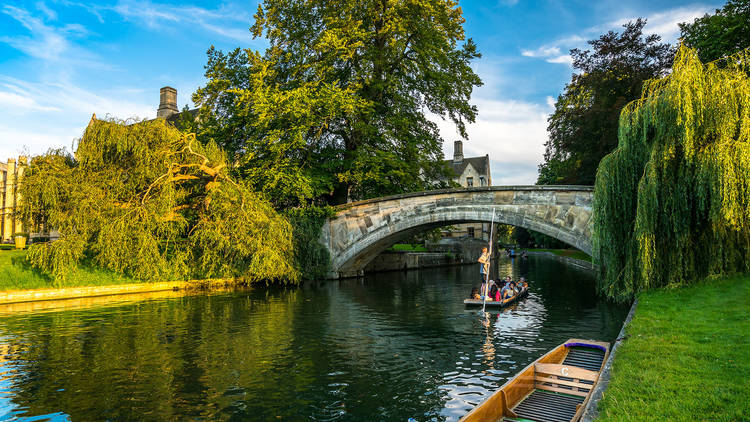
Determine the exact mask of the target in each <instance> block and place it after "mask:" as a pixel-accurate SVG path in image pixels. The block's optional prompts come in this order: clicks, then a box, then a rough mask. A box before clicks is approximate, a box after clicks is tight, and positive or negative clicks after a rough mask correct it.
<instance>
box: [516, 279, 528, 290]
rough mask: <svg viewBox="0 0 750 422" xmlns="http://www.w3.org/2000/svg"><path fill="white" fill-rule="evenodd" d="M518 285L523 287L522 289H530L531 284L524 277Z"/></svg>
mask: <svg viewBox="0 0 750 422" xmlns="http://www.w3.org/2000/svg"><path fill="white" fill-rule="evenodd" d="M518 285H519V287H521V289H525V288H528V287H529V283H527V282H526V278H524V277H521V281H519V282H518Z"/></svg>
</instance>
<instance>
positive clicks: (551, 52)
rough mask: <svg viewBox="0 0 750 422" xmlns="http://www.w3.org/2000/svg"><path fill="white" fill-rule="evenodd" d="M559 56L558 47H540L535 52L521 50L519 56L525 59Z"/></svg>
mask: <svg viewBox="0 0 750 422" xmlns="http://www.w3.org/2000/svg"><path fill="white" fill-rule="evenodd" d="M559 54H560V47H554V46H544V45H543V46H541V47H539V48H537V49H536V50H522V51H521V55H522V56H526V57H549V56H557V55H559Z"/></svg>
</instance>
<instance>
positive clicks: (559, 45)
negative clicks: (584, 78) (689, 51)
mask: <svg viewBox="0 0 750 422" xmlns="http://www.w3.org/2000/svg"><path fill="white" fill-rule="evenodd" d="M713 9H715V7H714V6H708V5H705V4H693V5H686V6H680V7H677V8H673V9H668V10H664V11H661V12H653V13H643V14H641V15H640V17H643V18H646V19H647V20H648V23H647V24H646V27H645V28H644V30H643V31H644V33H645V34H657V35H659V36H661V39H662V42H668V43H674V42H676V41H677V37H678V36H679V33H680V28H679V26H678V25H677V24H678V23H681V22H692V21H693V20H694V19H695V18H697V17H701V16H703V15H705V14H706V13H710V12H711V11H713ZM638 17H639V16H638V15H628V16H623V17H620V18H617V19H614V20H612V21H610V22H608V23H606V24H603V25H597V26H594V27H591V28H588V29H585V30H584V31H582V33H580V34H573V35H569V36H566V37H562V38H559V39H557V40H555V41H552V42H550V43H547V44H544V45H542V46H540V47H537V48H535V49H522V50H521V55H522V56H525V57H534V58H542V59H544V60H545V61H547V62H548V63H560V64H566V65H568V66H571V65H572V64H573V59H572V57H570V55H569V54H561V51H569V50H571V49H573V48H580V49H587V48H588V45H587V44H586V41H587V40H589V39H595V38H598V37H599V36H600V35H601V34H603V33H605V32H607V31H621V30H622V26H623V25H625V24H626V23H628V22H631V21H635V20H636V19H638Z"/></svg>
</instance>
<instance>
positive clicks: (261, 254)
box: [20, 118, 299, 285]
mask: <svg viewBox="0 0 750 422" xmlns="http://www.w3.org/2000/svg"><path fill="white" fill-rule="evenodd" d="M20 194H21V196H22V197H23V199H24V200H23V201H22V209H21V214H22V216H23V218H24V220H25V222H26V223H27V224H29V225H30V226H31V227H35V228H38V227H54V228H56V229H57V230H58V231H59V232H60V239H59V240H57V241H55V242H51V243H43V244H38V245H33V246H32V247H31V249H30V250H29V253H28V257H29V260H30V261H31V263H32V264H33V265H34V266H36V267H37V268H39V269H41V270H42V271H43V272H45V273H48V274H49V275H50V276H52V277H53V278H54V281H55V282H56V284H57V285H64V283H65V279H66V276H67V274H68V273H69V271H70V270H71V269H73V268H74V267H75V266H76V265H77V264H78V263H80V262H82V261H90V262H92V263H94V264H96V265H98V266H101V267H104V268H108V269H110V270H112V271H116V272H120V273H125V274H128V275H131V276H133V277H136V278H140V279H142V280H149V281H167V280H174V279H186V278H211V277H242V278H245V279H246V280H249V281H257V280H280V281H296V280H297V278H298V276H299V275H298V272H297V270H295V268H294V262H293V261H294V256H293V250H292V239H291V238H292V236H291V232H292V230H291V226H290V225H289V223H288V222H287V220H286V219H285V218H283V217H281V216H280V215H279V214H277V213H276V211H274V209H273V208H272V207H271V205H270V204H269V203H268V202H267V201H264V200H262V199H261V198H260V197H259V196H258V195H257V194H256V193H254V192H253V191H252V190H251V189H249V188H248V187H247V186H246V185H245V184H244V183H242V182H241V181H237V180H234V179H233V178H232V176H231V175H230V172H229V168H228V163H227V160H226V158H225V156H224V153H223V152H222V151H221V149H220V148H219V147H218V146H216V144H211V143H209V144H207V145H204V144H202V143H200V142H198V141H196V139H195V136H194V135H192V134H185V133H183V132H180V131H179V130H177V129H175V128H174V127H171V126H170V125H168V124H166V123H165V122H164V120H162V119H159V120H154V121H146V122H140V123H135V124H130V125H123V124H120V123H117V122H110V121H103V120H97V119H96V118H92V120H91V122H90V123H89V125H88V127H87V128H86V131H85V133H84V135H83V137H82V138H81V140H80V141H79V143H78V147H77V149H76V151H75V156H73V155H69V154H67V153H66V152H65V151H51V152H49V153H47V154H44V155H40V156H37V157H34V159H33V160H32V161H31V163H30V165H29V167H28V169H27V171H26V173H25V174H24V178H23V183H22V184H21V185H20Z"/></svg>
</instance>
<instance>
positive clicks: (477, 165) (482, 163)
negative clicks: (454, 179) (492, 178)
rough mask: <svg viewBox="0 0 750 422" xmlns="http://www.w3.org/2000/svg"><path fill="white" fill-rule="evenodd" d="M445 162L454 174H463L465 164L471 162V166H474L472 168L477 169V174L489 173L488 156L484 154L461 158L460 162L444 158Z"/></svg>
mask: <svg viewBox="0 0 750 422" xmlns="http://www.w3.org/2000/svg"><path fill="white" fill-rule="evenodd" d="M444 161H445V163H446V164H447V165H448V167H450V168H451V169H453V171H454V172H455V173H456V176H460V175H462V174H463V172H464V170H466V166H467V165H469V164H471V166H472V167H474V170H476V171H477V173H479V174H483V175H487V173H489V171H488V170H489V167H490V156H489V155H485V156H483V157H469V158H464V159H463V160H461V162H460V163H455V162H453V160H452V159H450V160H444Z"/></svg>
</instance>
